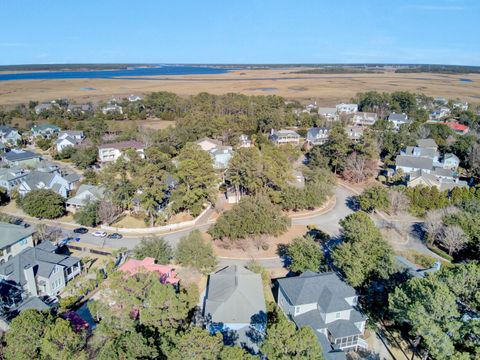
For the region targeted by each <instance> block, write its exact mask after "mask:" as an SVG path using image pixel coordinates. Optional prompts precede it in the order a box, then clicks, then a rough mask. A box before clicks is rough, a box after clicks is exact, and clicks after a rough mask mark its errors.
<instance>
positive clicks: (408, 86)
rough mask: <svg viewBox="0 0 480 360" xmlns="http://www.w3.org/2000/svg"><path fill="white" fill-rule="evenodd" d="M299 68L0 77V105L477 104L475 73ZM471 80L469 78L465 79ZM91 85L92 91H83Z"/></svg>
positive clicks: (479, 90) (479, 84)
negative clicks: (172, 99) (426, 100)
mask: <svg viewBox="0 0 480 360" xmlns="http://www.w3.org/2000/svg"><path fill="white" fill-rule="evenodd" d="M294 71H298V68H297V69H295V68H289V69H274V70H241V71H232V72H230V73H227V74H220V75H189V76H161V77H150V78H145V80H123V79H122V80H115V79H68V80H25V81H2V82H0V105H6V104H10V105H11V104H17V103H22V102H28V101H29V100H39V101H46V100H51V99H55V98H60V97H62V98H64V97H67V98H70V99H74V100H76V101H78V102H85V101H98V100H106V99H108V98H109V97H110V96H112V95H115V96H128V95H129V94H132V93H133V94H139V95H142V94H146V93H149V92H152V91H160V90H165V91H171V92H175V93H177V94H180V95H192V94H197V93H199V92H202V91H207V92H210V93H214V94H224V93H229V92H241V93H245V94H250V95H259V94H263V95H268V94H276V95H281V96H284V97H286V98H291V99H299V100H307V99H315V100H317V101H318V102H319V104H321V105H332V104H335V103H337V102H339V101H348V100H350V99H351V98H352V97H353V96H354V95H355V94H356V93H358V92H364V91H369V90H377V91H389V92H391V91H397V90H409V91H413V92H423V93H425V94H427V95H430V96H445V97H447V98H460V99H463V100H467V101H469V102H473V103H480V74H462V75H443V74H431V73H420V74H395V73H394V72H393V71H386V72H385V73H383V74H321V75H314V74H294V73H293V72H294ZM465 80H470V81H465ZM85 89H91V90H85Z"/></svg>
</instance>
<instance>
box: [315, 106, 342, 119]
mask: <svg viewBox="0 0 480 360" xmlns="http://www.w3.org/2000/svg"><path fill="white" fill-rule="evenodd" d="M318 115H320V116H321V117H323V118H325V119H326V120H330V121H334V120H337V119H338V114H337V108H336V107H333V108H330V107H320V108H318Z"/></svg>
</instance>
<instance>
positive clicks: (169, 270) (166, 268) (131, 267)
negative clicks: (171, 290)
mask: <svg viewBox="0 0 480 360" xmlns="http://www.w3.org/2000/svg"><path fill="white" fill-rule="evenodd" d="M118 270H119V271H123V272H125V273H127V274H128V275H130V276H133V275H135V274H137V273H139V272H156V273H157V274H158V276H159V278H160V282H161V283H162V284H171V285H175V286H176V285H177V284H178V282H179V279H178V278H177V274H176V272H175V269H174V268H173V267H172V266H170V265H159V264H155V259H154V258H151V257H146V258H145V259H143V260H136V259H129V260H127V261H126V262H125V263H123V264H122V266H120V268H119V269H118Z"/></svg>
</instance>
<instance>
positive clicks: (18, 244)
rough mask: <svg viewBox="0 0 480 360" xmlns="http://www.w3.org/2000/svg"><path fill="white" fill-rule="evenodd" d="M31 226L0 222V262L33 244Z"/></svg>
mask: <svg viewBox="0 0 480 360" xmlns="http://www.w3.org/2000/svg"><path fill="white" fill-rule="evenodd" d="M34 232H35V230H34V229H33V227H28V228H25V227H23V226H20V225H14V224H9V223H5V222H0V264H3V263H5V262H6V261H8V260H10V259H11V258H12V257H14V256H15V255H17V254H19V253H20V252H22V251H23V250H25V249H26V248H28V247H30V246H33V237H32V236H33V233H34Z"/></svg>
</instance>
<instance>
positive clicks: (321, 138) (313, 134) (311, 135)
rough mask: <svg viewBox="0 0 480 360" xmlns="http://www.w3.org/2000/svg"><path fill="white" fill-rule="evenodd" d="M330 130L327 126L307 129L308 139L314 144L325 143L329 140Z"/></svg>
mask: <svg viewBox="0 0 480 360" xmlns="http://www.w3.org/2000/svg"><path fill="white" fill-rule="evenodd" d="M329 133H330V130H329V129H327V128H318V127H314V128H311V129H308V131H307V141H308V142H309V143H310V144H312V145H323V144H325V143H326V142H327V140H328V135H329Z"/></svg>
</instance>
